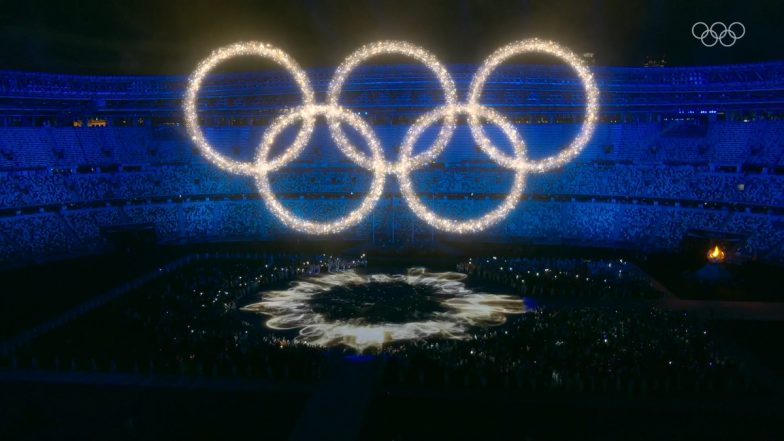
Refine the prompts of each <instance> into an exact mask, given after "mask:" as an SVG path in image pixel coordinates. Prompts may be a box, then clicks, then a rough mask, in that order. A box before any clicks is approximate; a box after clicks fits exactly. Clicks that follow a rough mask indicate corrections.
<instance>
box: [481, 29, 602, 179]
mask: <svg viewBox="0 0 784 441" xmlns="http://www.w3.org/2000/svg"><path fill="white" fill-rule="evenodd" d="M528 52H539V53H545V54H549V55H553V56H556V57H558V58H560V59H562V60H564V61H565V62H566V63H567V64H568V65H569V66H571V67H572V69H574V70H575V72H576V73H577V77H578V78H579V79H580V81H581V82H582V84H583V88H584V89H585V97H586V107H585V121H584V122H583V126H582V128H581V129H580V133H579V134H578V135H577V137H576V138H575V139H574V140H573V141H572V142H571V143H570V144H569V146H568V147H566V148H565V149H563V150H562V151H561V152H559V153H558V154H557V155H554V156H550V157H547V158H544V159H541V160H538V161H526V162H525V163H521V164H520V166H522V167H523V168H525V169H526V170H530V171H536V172H544V171H547V170H552V169H554V168H557V167H560V166H561V165H563V164H564V163H566V162H567V161H569V160H571V159H573V158H575V157H576V156H577V155H578V154H579V153H580V152H581V151H582V149H583V148H585V145H586V144H587V143H588V141H589V140H590V139H591V136H592V135H593V131H594V128H595V126H596V121H597V113H598V109H599V89H598V88H597V87H596V83H595V82H594V80H593V75H592V74H591V71H590V70H589V69H588V67H587V66H585V64H583V62H582V61H581V60H580V58H579V57H578V56H577V55H575V54H573V53H572V52H571V51H569V50H567V49H565V48H563V47H561V46H559V45H558V44H556V43H553V42H552V41H543V40H538V39H532V40H522V41H517V42H514V43H510V44H508V45H506V46H504V47H502V48H500V49H498V50H496V51H495V52H493V54H492V55H490V56H489V57H488V58H487V60H485V62H484V64H482V66H481V67H480V68H479V70H478V71H477V72H476V75H474V78H473V80H471V86H470V87H469V90H468V105H469V106H479V99H480V97H481V96H482V89H483V88H484V85H485V82H486V81H487V79H488V78H489V77H490V74H491V73H492V72H493V70H494V69H495V68H496V67H498V65H500V64H501V63H503V62H504V61H506V60H507V59H509V58H510V57H513V56H515V55H520V54H524V53H528ZM468 124H469V126H470V127H471V133H472V134H473V136H474V139H475V140H476V141H477V143H478V144H479V148H480V149H482V150H483V151H484V152H485V153H487V154H488V155H489V156H490V157H491V158H493V160H494V161H496V162H498V163H503V162H510V161H513V160H514V159H513V158H510V157H509V156H507V155H505V154H503V153H502V152H501V151H499V150H498V149H497V148H496V147H495V146H494V145H493V143H492V142H491V141H490V140H489V139H488V138H487V136H486V135H485V133H484V131H483V130H482V127H481V126H480V125H479V118H478V115H477V114H476V113H475V112H469V113H468Z"/></svg>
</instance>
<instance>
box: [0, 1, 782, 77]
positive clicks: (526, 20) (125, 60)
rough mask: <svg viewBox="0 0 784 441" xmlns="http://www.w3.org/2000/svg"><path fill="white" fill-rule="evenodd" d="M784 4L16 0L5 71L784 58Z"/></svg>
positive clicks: (8, 5)
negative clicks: (248, 45)
mask: <svg viewBox="0 0 784 441" xmlns="http://www.w3.org/2000/svg"><path fill="white" fill-rule="evenodd" d="M783 5H784V2H782V1H778V0H769V1H759V0H741V1H719V0H713V1H689V0H658V1H616V0H583V1H552V0H551V1H533V0H516V1H493V0H454V1H446V0H395V1H382V0H334V1H316V0H289V1H258V0H257V1H249V0H246V1H238V0H222V1H203V0H190V1H184V0H183V1H174V0H158V1H155V2H147V1H111V0H105V1H101V2H93V1H73V0H70V1H58V0H47V1H41V0H25V1H16V0H12V1H5V2H3V5H2V6H0V38H1V39H2V44H0V69H14V70H28V71H46V72H68V73H95V74H187V73H189V72H190V71H191V70H192V69H193V67H194V66H195V63H196V62H197V61H198V60H199V59H201V58H203V57H204V56H206V55H207V54H208V53H209V52H210V50H212V49H213V48H216V47H218V46H221V45H224V44H227V43H231V42H234V41H238V40H251V39H254V40H264V41H268V42H271V43H273V44H275V45H277V46H279V47H281V48H282V49H284V50H285V51H287V52H289V53H290V54H291V55H292V56H294V58H295V59H297V60H298V61H299V62H300V63H301V64H303V65H304V66H307V67H313V66H335V65H336V64H337V63H338V62H340V60H342V59H343V58H344V57H345V56H346V55H347V54H349V53H350V52H352V51H353V50H354V49H356V48H357V47H358V46H360V45H361V44H364V43H368V42H371V41H374V40H377V39H405V40H408V41H411V42H414V43H417V44H420V45H422V46H424V47H426V48H428V49H429V50H431V51H433V52H434V53H436V54H437V55H438V56H439V57H440V58H441V59H442V61H444V62H445V63H478V62H481V60H482V59H484V57H485V56H486V55H487V54H489V53H490V52H491V51H492V50H494V49H495V48H497V47H498V46H500V45H502V44H504V43H506V42H509V41H511V40H514V39H521V38H530V37H540V38H547V39H553V40H556V41H558V42H560V43H562V44H565V45H567V46H569V47H570V48H572V49H573V50H574V51H576V52H594V53H595V54H596V59H597V64H600V65H631V66H639V65H641V64H642V63H643V62H644V60H645V59H646V57H647V56H655V57H659V56H666V57H667V60H668V64H670V65H699V64H727V63H739V62H757V61H770V60H782V59H784V55H782V53H783V52H784V50H783V49H782V48H784V45H783V44H781V40H782V25H781V19H782V17H784V6H783ZM697 21H704V22H707V23H712V22H715V21H721V22H725V23H727V24H729V23H731V22H733V21H739V22H742V23H743V24H744V25H745V27H746V30H747V32H746V35H745V36H744V37H743V38H742V39H740V40H738V41H737V42H736V44H734V45H733V46H732V47H729V48H726V47H721V46H716V47H712V48H708V47H704V46H703V45H702V43H700V41H698V40H696V39H695V38H694V37H692V35H691V26H692V24H693V23H695V22H697Z"/></svg>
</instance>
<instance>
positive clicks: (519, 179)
mask: <svg viewBox="0 0 784 441" xmlns="http://www.w3.org/2000/svg"><path fill="white" fill-rule="evenodd" d="M528 52H539V53H545V54H549V55H553V56H555V57H558V58H560V59H562V60H563V61H565V62H566V63H567V64H568V65H569V66H571V67H572V69H574V71H575V72H576V73H577V77H578V78H579V80H580V82H581V83H582V86H583V88H584V89H585V96H586V113H585V119H584V122H583V126H582V128H581V130H580V132H579V133H578V135H577V137H575V139H574V140H573V141H572V142H571V143H570V144H569V146H567V147H566V148H565V149H563V150H562V151H561V152H559V153H558V154H557V155H554V156H551V157H548V158H544V159H541V160H538V161H529V160H528V159H527V158H526V155H525V144H524V142H523V140H522V138H521V137H520V134H519V132H518V131H517V129H516V128H515V127H514V125H513V124H512V123H511V122H510V121H509V120H508V119H506V118H504V117H503V116H502V115H500V114H499V113H498V112H496V111H494V110H492V109H491V108H489V107H486V106H482V105H481V104H479V98H480V96H481V94H482V90H483V88H484V84H485V82H486V81H487V79H488V77H489V76H490V74H491V73H492V71H493V70H494V69H495V68H496V67H497V66H498V65H500V64H501V63H503V62H504V61H506V60H507V59H508V58H510V57H512V56H515V55H519V54H522V53H528ZM385 54H395V55H404V56H407V57H411V58H413V59H415V60H417V61H419V62H421V63H422V64H424V65H425V66H426V67H427V68H428V69H429V70H430V71H432V72H433V73H434V74H435V76H436V78H437V79H438V82H439V83H440V85H441V87H442V88H443V90H444V100H445V104H444V105H443V106H440V107H437V108H436V109H434V110H432V111H431V112H429V113H427V114H425V115H423V116H422V117H420V118H419V119H418V120H417V121H416V122H415V123H414V125H413V126H412V127H411V128H410V129H409V131H408V132H407V133H406V135H405V137H404V140H403V143H402V145H401V148H400V155H401V157H400V158H399V159H398V161H397V162H395V163H390V162H389V161H387V160H385V159H384V156H383V150H382V148H381V145H380V142H379V140H378V138H377V137H376V135H375V133H374V132H373V130H372V128H371V127H370V126H369V125H368V124H367V123H366V122H365V121H364V120H362V119H361V118H360V117H359V116H358V115H357V114H355V113H353V112H351V111H349V110H347V109H345V108H343V107H342V106H340V104H339V98H340V92H341V90H342V87H343V85H344V84H345V82H346V79H347V78H348V76H349V75H350V73H351V71H352V70H353V69H354V68H355V67H356V66H358V65H359V64H360V63H362V62H363V61H365V60H366V59H368V58H371V57H374V56H378V55H385ZM243 55H257V56H261V57H265V58H269V59H271V60H272V61H274V62H275V63H277V64H279V65H281V66H283V67H284V68H285V69H286V70H287V71H288V72H289V73H291V75H292V76H293V77H294V81H295V83H296V84H297V85H298V87H299V88H300V90H301V91H302V100H303V104H302V106H300V107H297V108H295V109H293V111H292V112H290V113H287V114H285V115H283V116H280V117H278V118H277V119H275V120H274V121H273V122H272V124H271V125H270V127H269V128H268V129H267V131H266V132H265V134H264V136H263V139H262V141H261V144H260V147H259V153H258V155H257V157H256V161H255V162H242V161H236V160H233V159H230V158H227V157H225V156H223V155H222V154H220V153H219V152H217V151H216V150H215V149H214V148H213V147H212V145H210V143H209V142H208V141H207V139H206V137H205V136H204V133H203V132H202V130H201V127H200V126H199V119H198V109H197V103H196V102H197V100H198V94H199V90H200V89H201V85H202V83H203V81H204V78H205V77H206V75H207V74H208V73H209V72H210V71H211V70H212V69H213V68H214V67H215V66H216V65H217V64H219V63H221V62H223V61H225V60H228V59H230V58H233V57H236V56H243ZM183 109H184V112H185V124H186V127H187V130H188V134H189V135H190V137H191V139H192V141H193V142H194V143H195V144H196V146H197V147H198V148H199V150H200V151H201V153H202V154H203V155H204V156H205V157H206V158H207V159H208V160H209V161H210V162H212V163H213V164H215V165H216V166H218V167H219V168H221V169H223V170H226V171H229V172H231V173H235V174H240V175H248V176H254V177H255V178H256V183H257V185H258V187H259V191H260V193H261V195H262V198H263V199H264V201H265V203H266V205H267V207H268V208H269V209H270V211H272V213H273V214H274V215H275V216H276V217H277V218H278V219H280V220H281V221H282V222H283V223H284V224H286V225H287V226H289V227H291V228H293V229H295V230H297V231H301V232H305V233H310V234H332V233H338V232H340V231H343V230H345V229H347V228H349V227H351V226H353V225H356V224H358V223H359V222H361V221H362V220H363V218H365V217H366V216H367V215H368V214H369V213H370V212H371V211H372V210H373V207H374V206H375V204H376V202H377V201H378V199H379V198H380V197H381V194H382V191H383V187H384V180H385V177H386V175H387V174H394V175H396V176H397V178H398V181H399V182H400V187H401V192H402V194H403V198H404V200H405V201H406V202H407V204H408V205H409V207H410V208H411V209H412V211H413V212H414V214H415V215H416V216H417V217H419V218H420V219H422V220H424V221H425V222H427V223H428V224H430V225H432V226H433V227H435V228H438V229H440V230H443V231H448V232H453V233H470V232H478V231H482V230H484V229H486V228H488V227H489V226H491V225H493V224H495V223H497V222H498V221H500V220H502V219H503V218H505V217H506V216H507V215H508V214H509V213H510V212H511V211H512V210H513V209H514V207H515V206H516V205H517V202H518V201H519V199H520V196H521V195H522V192H523V187H524V181H525V174H526V173H528V172H544V171H547V170H551V169H553V168H556V167H559V166H561V165H563V164H565V163H566V162H567V161H569V160H571V159H573V158H575V157H576V156H577V155H578V154H579V153H580V151H582V149H583V148H585V145H586V144H587V143H588V141H589V140H590V138H591V136H592V135H593V131H594V128H595V125H596V121H597V118H598V109H599V89H598V88H597V87H596V84H595V82H594V79H593V75H592V74H591V72H590V70H589V69H588V67H587V66H585V65H584V64H583V63H582V61H581V60H580V59H579V57H577V56H576V55H575V54H573V53H572V52H570V51H569V50H567V49H565V48H563V47H561V46H559V45H557V44H556V43H553V42H550V41H542V40H538V39H532V40H523V41H518V42H515V43H511V44H509V45H506V46H504V47H502V48H500V49H498V50H497V51H495V52H494V53H493V54H492V55H491V56H490V57H489V58H488V59H487V60H486V61H485V62H484V63H483V64H482V66H481V67H480V68H479V70H478V71H477V73H476V75H475V76H474V78H473V80H472V81H471V85H470V88H469V92H468V99H467V103H466V104H459V103H458V102H457V89H456V87H455V83H454V81H453V80H452V77H451V76H450V75H449V72H448V71H447V70H446V68H444V66H443V65H442V64H441V63H440V62H439V61H438V60H437V59H436V57H435V56H433V55H432V54H430V53H429V52H427V51H425V50H424V49H422V48H420V47H417V46H414V45H412V44H410V43H406V42H401V41H381V42H377V43H373V44H369V45H366V46H363V47H362V48H360V49H359V50H357V51H356V52H354V53H353V54H351V55H350V56H349V57H347V58H346V60H345V61H344V62H343V63H341V64H340V66H339V67H338V69H337V70H336V72H335V76H334V77H333V79H332V81H331V82H330V85H329V90H328V92H327V104H317V103H316V101H315V94H314V92H313V89H312V87H311V85H310V82H309V80H308V78H307V75H306V74H305V72H304V71H303V70H302V68H300V67H299V65H298V64H297V63H296V62H295V61H294V60H293V59H291V58H290V57H289V56H288V55H287V54H286V53H284V52H283V51H281V50H280V49H277V48H275V47H273V46H271V45H269V44H266V43H259V42H242V43H236V44H232V45H230V46H226V47H223V48H220V49H217V50H215V51H214V52H213V53H212V54H211V55H210V56H209V57H207V58H206V59H204V60H203V61H202V62H201V63H199V65H198V67H197V68H196V71H194V72H193V74H191V76H190V78H189V82H188V88H187V90H186V93H185V99H184V102H183ZM460 114H464V115H467V116H468V122H469V126H470V128H471V134H472V135H473V137H474V139H475V140H476V141H477V144H478V146H479V148H480V149H481V150H482V151H484V152H485V153H487V155H488V156H490V158H491V159H492V160H493V161H495V162H496V163H498V164H499V165H500V166H502V167H504V168H508V169H510V170H512V171H514V173H515V178H514V183H513V184H512V190H511V191H510V193H509V195H507V197H506V198H505V200H504V201H503V202H502V203H501V205H500V206H498V207H497V208H496V209H494V210H493V211H491V212H489V213H487V214H485V215H483V216H480V217H478V218H476V219H469V220H454V219H447V218H443V217H439V216H437V215H436V214H434V213H433V212H432V211H430V210H429V209H427V208H426V207H425V205H424V204H423V203H422V201H420V200H419V197H418V196H417V195H416V192H415V191H414V190H413V186H412V183H411V178H410V173H411V172H412V171H414V170H416V169H419V168H421V167H423V166H425V165H427V164H428V163H430V162H432V161H434V160H435V159H436V158H437V157H438V155H439V154H441V153H442V152H443V150H444V149H445V148H446V145H447V143H448V142H449V140H450V139H451V137H452V134H453V133H454V131H455V128H456V125H457V116H458V115H460ZM318 116H324V117H325V118H326V120H327V123H328V126H329V130H330V134H331V136H332V138H333V140H334V141H335V143H336V144H337V146H338V148H339V149H340V151H341V152H342V153H343V154H345V155H346V156H347V157H348V158H349V159H351V160H352V161H353V162H355V163H356V164H358V165H359V166H360V167H362V168H365V169H367V170H369V171H371V172H373V183H372V184H371V188H370V190H369V192H368V195H367V197H366V198H365V200H364V201H363V202H362V204H361V205H360V206H359V208H357V209H356V210H354V211H352V212H351V213H349V214H348V215H346V216H344V217H342V218H339V219H337V220H334V221H329V222H315V221H309V220H305V219H301V218H299V217H297V216H295V215H294V214H292V213H291V212H290V211H289V210H287V209H286V208H285V207H283V205H282V204H281V203H280V202H279V201H278V200H277V199H276V197H275V195H274V194H273V192H272V189H271V188H270V185H269V179H268V174H269V173H270V172H272V171H274V170H277V169H279V168H281V167H283V166H284V165H285V164H287V163H288V162H290V161H292V160H293V159H294V158H295V157H296V156H298V155H299V154H300V153H301V152H302V150H303V149H304V148H305V146H306V145H307V143H308V141H309V140H310V137H311V135H312V133H313V130H314V127H315V121H316V117H318ZM298 120H301V121H302V126H301V127H300V129H299V132H298V133H297V136H296V137H295V139H294V141H293V143H292V144H291V145H290V146H289V148H288V149H287V150H285V151H284V152H283V153H282V154H281V155H279V156H278V157H277V158H274V159H270V158H269V153H270V150H271V148H272V146H273V144H274V143H275V140H276V138H277V136H278V135H279V134H280V133H281V132H282V131H283V130H284V129H285V128H286V127H288V126H290V125H291V124H294V123H295V122H296V121H298ZM439 120H443V126H442V127H441V130H440V131H439V133H438V136H437V137H436V140H435V141H434V142H433V143H432V145H431V146H430V147H429V148H428V149H426V150H425V151H424V152H422V153H419V154H417V155H413V148H414V144H415V143H416V142H417V141H418V140H419V138H420V137H421V135H422V133H423V132H424V131H425V130H426V129H427V128H428V127H429V126H431V125H432V124H434V123H436V122H437V121H439ZM482 120H486V121H489V122H490V123H492V124H494V125H496V126H498V127H499V128H500V129H501V131H502V132H503V133H504V135H505V136H506V137H507V139H508V140H509V142H510V143H511V145H512V149H513V151H514V156H509V155H506V154H504V153H502V152H501V151H500V150H498V149H497V148H496V147H495V146H494V145H493V144H492V142H491V141H490V140H489V139H488V138H487V136H486V135H485V133H484V131H483V129H482V127H481V126H480V121H482ZM341 124H348V125H349V126H351V127H352V128H354V129H355V130H356V131H357V132H359V134H360V135H361V136H362V137H363V138H364V139H365V141H366V142H367V143H368V146H369V147H370V151H371V155H370V156H368V155H366V154H363V153H362V152H361V151H360V150H359V149H357V148H356V146H354V145H353V144H352V143H351V142H350V141H349V139H348V138H347V137H346V135H345V133H344V132H343V130H342V128H341Z"/></svg>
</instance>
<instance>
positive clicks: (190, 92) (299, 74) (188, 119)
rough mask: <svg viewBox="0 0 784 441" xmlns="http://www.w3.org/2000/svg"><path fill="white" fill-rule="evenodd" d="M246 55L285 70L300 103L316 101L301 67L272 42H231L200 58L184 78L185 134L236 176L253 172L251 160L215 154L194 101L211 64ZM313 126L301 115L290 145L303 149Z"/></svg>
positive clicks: (204, 152)
mask: <svg viewBox="0 0 784 441" xmlns="http://www.w3.org/2000/svg"><path fill="white" fill-rule="evenodd" d="M247 55H258V56H260V57H263V58H269V59H271V60H272V61H274V62H275V63H277V64H279V65H281V66H283V68H285V69H286V70H287V71H289V73H291V75H292V76H293V77H294V81H295V82H296V83H297V85H298V86H299V88H300V90H301V91H302V100H303V104H304V105H306V106H307V105H312V104H314V103H315V100H316V98H315V95H314V93H313V89H312V88H311V87H310V81H308V76H307V74H305V71H303V70H302V68H301V67H299V64H297V62H296V61H294V60H293V59H292V58H291V57H289V55H288V54H286V53H285V52H283V51H282V50H280V49H278V48H276V47H274V46H272V45H269V44H266V43H260V42H255V41H247V42H241V43H235V44H232V45H229V46H224V47H222V48H219V49H216V50H214V51H213V52H212V53H211V54H210V56H209V57H207V58H205V59H204V60H202V61H201V62H200V63H199V65H198V66H197V67H196V70H195V71H194V72H193V73H192V74H191V76H190V78H189V80H188V89H187V90H186V92H185V100H184V103H183V107H184V109H185V127H186V128H187V130H188V135H190V137H191V140H193V142H194V143H195V144H196V146H197V147H198V148H199V150H201V152H202V154H203V155H204V156H205V157H206V158H207V159H208V160H209V161H210V162H212V163H213V164H215V165H217V166H218V167H220V168H221V169H223V170H227V171H229V172H231V173H235V174H240V175H254V174H255V171H254V169H253V167H254V165H253V163H250V162H242V161H235V160H233V159H229V158H227V157H225V156H223V155H221V154H220V153H218V152H217V151H216V150H215V149H214V148H213V147H212V145H210V143H209V141H207V138H206V137H205V136H204V133H203V132H202V130H201V127H200V126H199V117H198V109H197V106H196V101H197V100H198V97H199V90H200V89H201V85H202V82H203V81H204V78H205V77H206V76H207V74H208V73H209V72H210V71H211V70H212V69H213V68H215V66H217V65H218V64H219V63H221V62H223V61H226V60H228V59H230V58H234V57H239V56H247ZM313 128H314V118H313V117H312V116H309V117H307V118H304V119H303V121H302V127H301V128H300V131H299V133H298V134H297V137H296V138H295V139H294V143H293V144H292V147H294V148H295V149H297V148H299V149H300V150H301V149H302V148H304V146H305V144H306V143H307V142H308V140H309V139H310V135H311V134H312V133H313Z"/></svg>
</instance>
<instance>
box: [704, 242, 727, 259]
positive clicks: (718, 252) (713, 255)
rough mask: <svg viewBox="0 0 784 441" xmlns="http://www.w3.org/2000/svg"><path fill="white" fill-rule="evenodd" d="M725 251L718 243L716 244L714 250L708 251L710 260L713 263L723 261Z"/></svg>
mask: <svg viewBox="0 0 784 441" xmlns="http://www.w3.org/2000/svg"><path fill="white" fill-rule="evenodd" d="M724 257H725V254H724V251H723V250H722V249H721V248H719V246H718V245H716V246H714V247H713V249H712V250H710V251H708V260H709V261H710V262H713V263H717V262H721V261H723V260H724Z"/></svg>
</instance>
